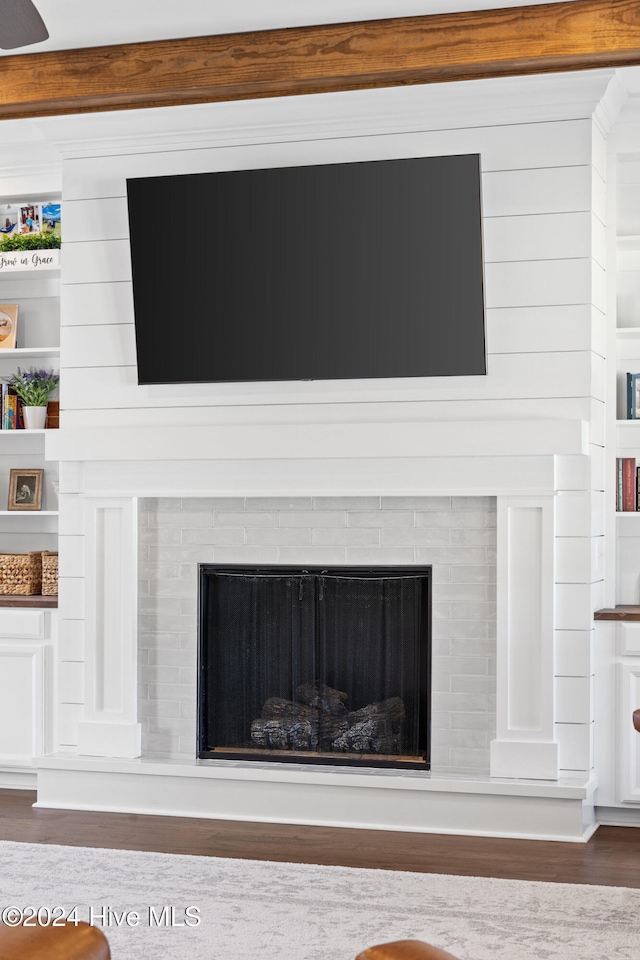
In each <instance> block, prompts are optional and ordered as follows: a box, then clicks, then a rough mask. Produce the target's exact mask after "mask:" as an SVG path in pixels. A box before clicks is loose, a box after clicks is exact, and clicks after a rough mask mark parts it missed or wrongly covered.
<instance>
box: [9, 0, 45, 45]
mask: <svg viewBox="0 0 640 960" xmlns="http://www.w3.org/2000/svg"><path fill="white" fill-rule="evenodd" d="M48 36H49V31H48V30H47V28H46V27H45V25H44V20H43V19H42V17H41V16H40V14H39V13H38V11H37V10H36V8H35V7H34V5H33V3H32V2H31V0H0V49H2V50H15V49H16V47H27V46H29V44H31V43H40V42H41V41H42V40H46V39H47V38H48Z"/></svg>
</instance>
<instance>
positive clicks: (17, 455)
mask: <svg viewBox="0 0 640 960" xmlns="http://www.w3.org/2000/svg"><path fill="white" fill-rule="evenodd" d="M45 199H46V200H47V201H53V202H55V201H57V200H58V199H59V197H58V196H56V195H55V194H53V195H52V194H49V193H48V194H47V195H46V198H45V195H44V194H43V195H42V196H35V195H30V196H29V197H27V196H26V195H24V194H21V195H20V196H11V197H3V198H2V204H3V205H4V206H5V207H6V205H7V204H11V205H12V206H13V207H14V208H17V207H19V206H20V204H21V203H24V202H26V201H27V200H29V202H33V203H38V202H44V200H45ZM14 215H15V214H14ZM3 223H4V221H3ZM0 256H1V257H2V258H3V262H2V265H1V269H0V303H16V304H18V323H17V346H16V347H15V348H12V349H4V350H3V349H0V378H5V377H8V376H10V375H11V374H12V373H14V372H15V371H16V370H17V368H18V367H21V368H22V369H23V370H24V369H25V368H29V367H31V366H36V367H38V368H42V367H44V368H45V369H58V368H59V357H60V250H57V249H52V250H41V251H37V250H35V251H29V252H26V251H15V252H5V253H4V254H2V255H0ZM36 257H41V258H51V259H52V260H53V261H54V262H53V263H52V264H47V263H42V262H41V260H40V261H39V262H38V263H33V260H34V259H35V258H36ZM15 260H17V261H18V262H17V263H14V262H12V261H15ZM21 260H28V261H29V263H28V264H25V265H22V264H21V262H20V261H21ZM47 432H48V431H47V430H46V429H43V430H1V429H0V552H2V553H27V552H29V551H34V550H35V551H38V550H49V551H56V550H57V549H58V500H57V495H56V490H55V484H56V483H57V480H58V464H57V463H55V462H52V461H45V434H46V433H47ZM14 468H18V469H20V468H24V469H34V468H40V469H43V470H44V483H43V497H42V510H38V511H31V510H24V511H22V510H8V509H7V502H8V488H9V474H10V470H11V469H14ZM7 606H11V607H33V606H43V607H55V606H57V597H5V596H0V607H7Z"/></svg>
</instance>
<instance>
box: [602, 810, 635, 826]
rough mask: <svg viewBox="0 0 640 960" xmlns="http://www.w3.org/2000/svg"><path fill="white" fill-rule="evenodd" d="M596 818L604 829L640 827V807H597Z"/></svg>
mask: <svg viewBox="0 0 640 960" xmlns="http://www.w3.org/2000/svg"><path fill="white" fill-rule="evenodd" d="M596 817H597V820H598V823H599V824H600V825H601V826H603V827H640V807H639V808H634V807H596Z"/></svg>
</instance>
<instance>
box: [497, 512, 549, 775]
mask: <svg viewBox="0 0 640 960" xmlns="http://www.w3.org/2000/svg"><path fill="white" fill-rule="evenodd" d="M553 518H554V510H553V498H552V497H550V496H549V497H499V498H498V516H497V532H498V560H497V587H498V591H497V594H498V608H497V668H496V674H497V704H496V739H495V740H493V741H492V743H491V775H492V776H494V777H526V778H527V779H534V780H556V779H557V778H558V745H557V743H555V742H554V739H553V735H554V727H553V722H554V703H553V689H554V688H553V683H554V680H553V676H554V668H553V643H554V603H553V590H554V586H553V585H554V576H553V570H554V519H553Z"/></svg>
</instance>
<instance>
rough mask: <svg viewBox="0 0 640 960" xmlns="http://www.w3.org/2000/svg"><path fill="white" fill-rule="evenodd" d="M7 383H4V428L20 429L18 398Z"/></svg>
mask: <svg viewBox="0 0 640 960" xmlns="http://www.w3.org/2000/svg"><path fill="white" fill-rule="evenodd" d="M5 387H7V384H3V385H2V429H3V430H17V429H18V398H17V396H16V395H15V393H14V392H13V390H12V389H11V387H7V390H6V391H5V389H4V388H5Z"/></svg>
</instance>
